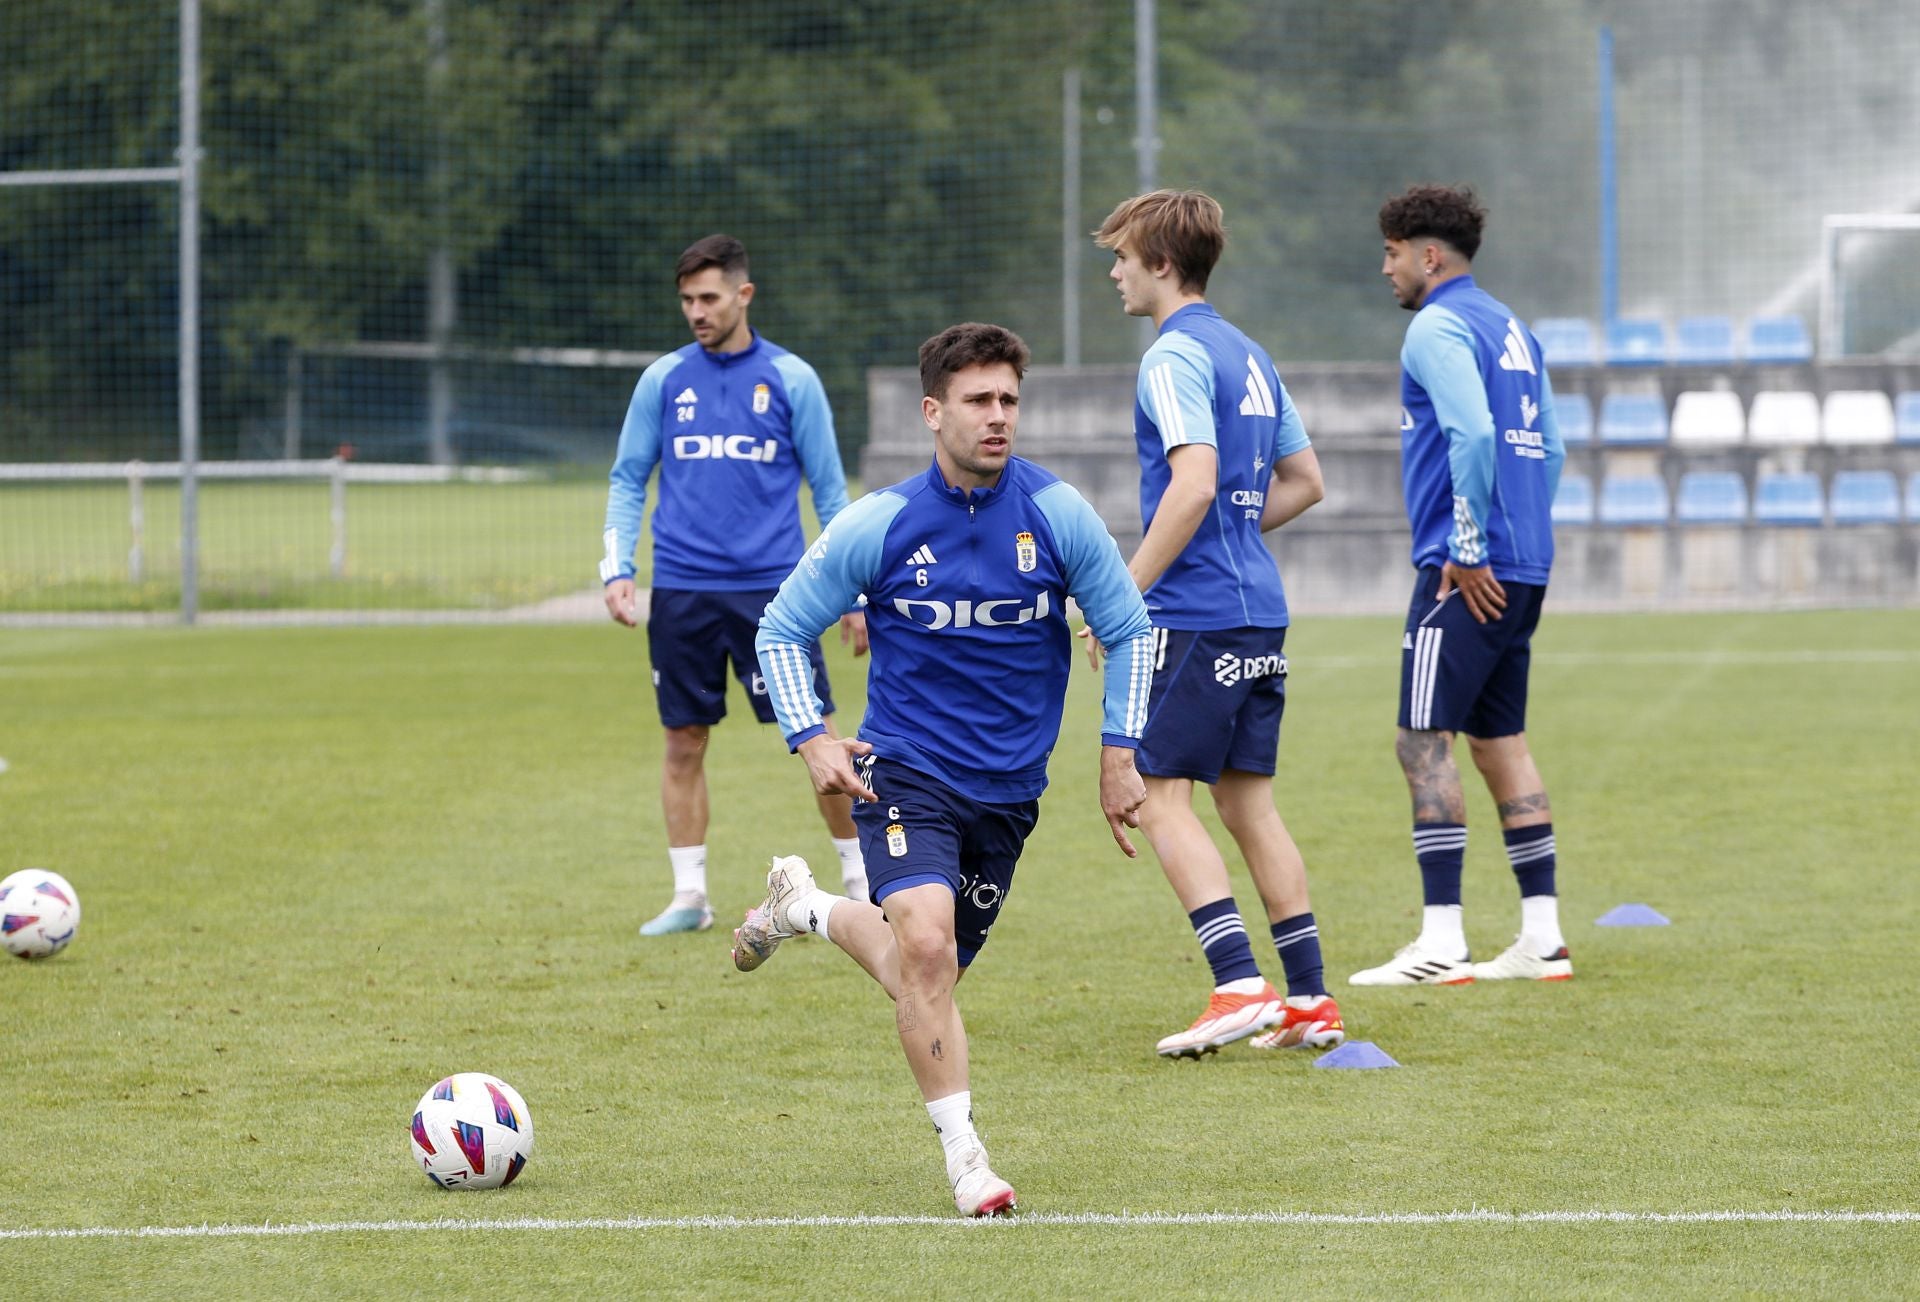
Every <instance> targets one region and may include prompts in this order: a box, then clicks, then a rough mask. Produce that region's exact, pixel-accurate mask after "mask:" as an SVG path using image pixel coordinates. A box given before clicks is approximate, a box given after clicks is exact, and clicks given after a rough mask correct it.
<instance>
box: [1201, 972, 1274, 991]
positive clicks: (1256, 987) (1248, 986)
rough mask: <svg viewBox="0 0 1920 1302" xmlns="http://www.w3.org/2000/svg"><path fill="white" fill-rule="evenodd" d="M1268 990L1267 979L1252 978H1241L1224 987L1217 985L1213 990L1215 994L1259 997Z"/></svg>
mask: <svg viewBox="0 0 1920 1302" xmlns="http://www.w3.org/2000/svg"><path fill="white" fill-rule="evenodd" d="M1266 988H1267V979H1266V978H1265V977H1257V976H1251V977H1241V978H1240V979H1239V980H1238V981H1229V982H1227V983H1226V984H1224V985H1217V986H1215V987H1214V988H1213V990H1214V993H1215V994H1221V995H1257V994H1259V993H1260V992H1261V991H1262V990H1265V989H1266Z"/></svg>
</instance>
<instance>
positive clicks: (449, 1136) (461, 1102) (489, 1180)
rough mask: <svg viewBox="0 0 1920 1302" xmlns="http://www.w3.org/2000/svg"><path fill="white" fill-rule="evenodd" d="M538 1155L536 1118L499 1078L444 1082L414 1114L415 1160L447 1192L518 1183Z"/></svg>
mask: <svg viewBox="0 0 1920 1302" xmlns="http://www.w3.org/2000/svg"><path fill="white" fill-rule="evenodd" d="M532 1155H533V1114H532V1113H531V1112H529V1111H527V1103H526V1100H525V1099H523V1098H521V1097H520V1093H519V1091H518V1090H516V1089H514V1088H513V1086H511V1085H509V1084H507V1083H506V1082H505V1081H503V1080H501V1079H500V1078H499V1077H497V1076H489V1075H487V1074H486V1073H484V1072H477V1071H463V1072H456V1073H455V1074H453V1075H451V1076H447V1077H444V1078H443V1079H441V1080H440V1081H438V1082H437V1083H436V1084H435V1085H434V1087H433V1088H432V1089H430V1090H428V1091H427V1093H426V1096H425V1097H424V1098H422V1099H421V1100H420V1106H418V1107H417V1108H415V1109H414V1110H413V1157H414V1160H415V1161H417V1162H418V1163H420V1169H421V1170H423V1171H425V1172H426V1173H427V1178H428V1179H429V1180H431V1181H433V1182H434V1183H435V1184H437V1185H439V1186H440V1187H441V1188H442V1189H498V1188H502V1187H504V1186H506V1185H509V1184H512V1183H513V1180H514V1177H515V1176H517V1175H519V1174H520V1169H521V1168H522V1167H524V1166H525V1165H526V1164H527V1159H528V1158H529V1157H531V1156H532Z"/></svg>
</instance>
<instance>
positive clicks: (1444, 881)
mask: <svg viewBox="0 0 1920 1302" xmlns="http://www.w3.org/2000/svg"><path fill="white" fill-rule="evenodd" d="M1413 857H1414V858H1416V859H1418V860H1419V861H1420V880H1421V881H1422V883H1424V885H1425V887H1426V897H1427V898H1426V902H1427V904H1428V905H1435V904H1458V903H1459V902H1460V865H1461V863H1462V862H1463V861H1464V860H1465V859H1466V857H1467V828H1466V824H1464V823H1415V824H1414V825H1413Z"/></svg>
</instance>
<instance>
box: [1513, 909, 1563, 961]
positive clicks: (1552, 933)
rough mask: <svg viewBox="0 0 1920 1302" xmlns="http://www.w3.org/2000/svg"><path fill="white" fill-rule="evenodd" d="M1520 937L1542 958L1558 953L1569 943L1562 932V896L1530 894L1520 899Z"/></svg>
mask: <svg viewBox="0 0 1920 1302" xmlns="http://www.w3.org/2000/svg"><path fill="white" fill-rule="evenodd" d="M1520 937H1521V939H1523V940H1525V941H1526V942H1527V943H1528V944H1529V945H1530V946H1532V948H1533V952H1534V953H1536V954H1538V955H1539V956H1540V957H1541V958H1545V957H1547V956H1548V955H1549V954H1554V953H1558V952H1559V950H1560V947H1561V946H1563V945H1565V944H1566V943H1567V938H1566V937H1565V936H1563V935H1561V934H1560V897H1559V896H1557V895H1529V896H1527V897H1526V898H1524V899H1522V900H1521V901H1520Z"/></svg>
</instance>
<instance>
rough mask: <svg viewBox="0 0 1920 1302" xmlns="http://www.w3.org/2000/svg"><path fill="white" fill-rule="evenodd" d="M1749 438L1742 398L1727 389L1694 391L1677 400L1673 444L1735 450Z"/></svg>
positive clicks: (1689, 391) (1674, 407)
mask: <svg viewBox="0 0 1920 1302" xmlns="http://www.w3.org/2000/svg"><path fill="white" fill-rule="evenodd" d="M1746 437H1747V413H1746V412H1745V411H1743V410H1742V409H1741V407H1740V395H1739V394H1737V393H1734V392H1733V391H1731V390H1728V389H1715V390H1712V391H1707V390H1703V389H1691V390H1688V391H1687V392H1686V393H1683V394H1681V395H1680V396H1679V397H1678V398H1676V399H1674V403H1673V445H1674V446H1675V447H1689V448H1725V447H1733V446H1736V445H1737V444H1739V443H1741V442H1743V441H1745V439H1746Z"/></svg>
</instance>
